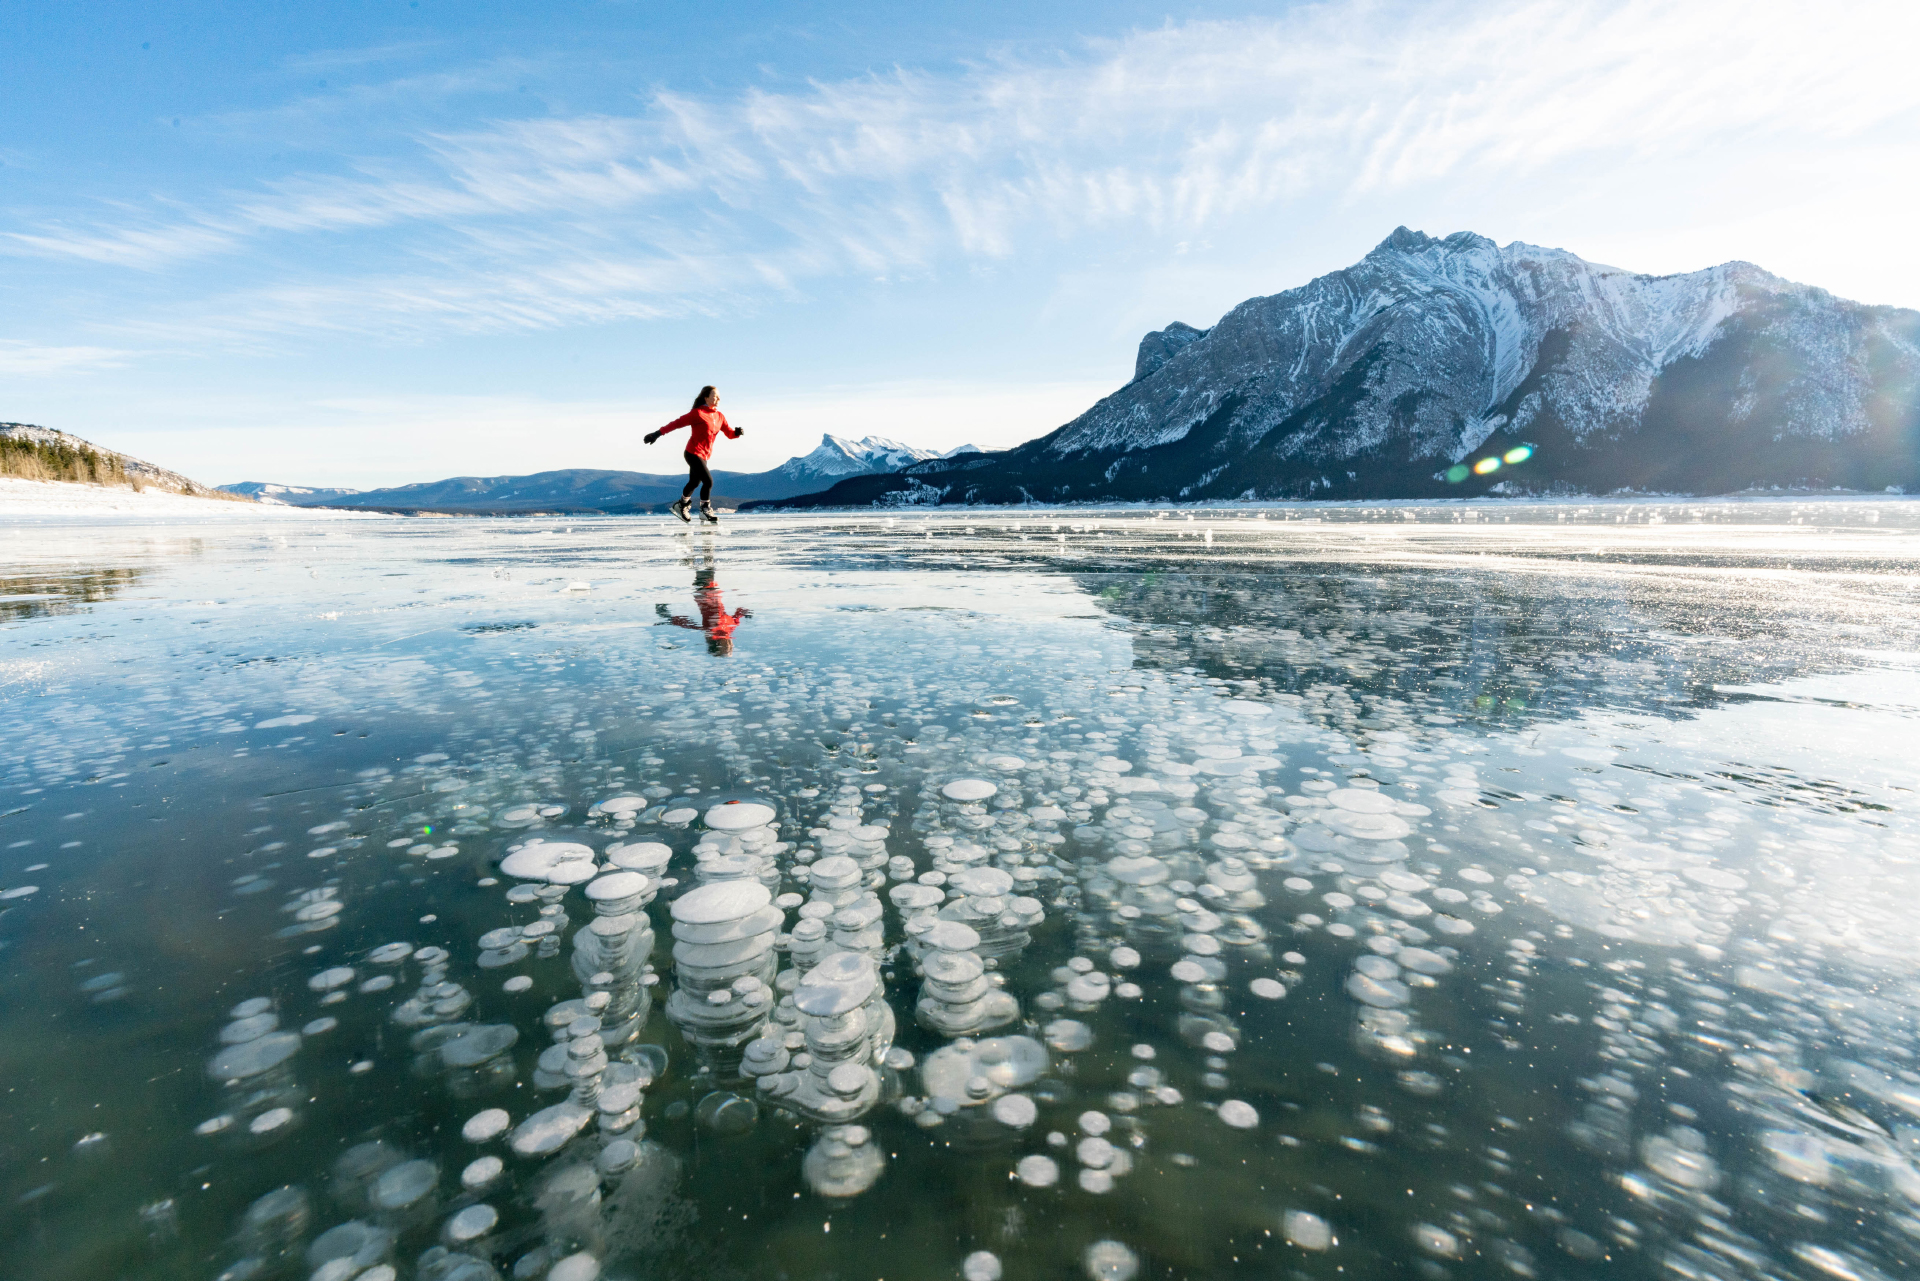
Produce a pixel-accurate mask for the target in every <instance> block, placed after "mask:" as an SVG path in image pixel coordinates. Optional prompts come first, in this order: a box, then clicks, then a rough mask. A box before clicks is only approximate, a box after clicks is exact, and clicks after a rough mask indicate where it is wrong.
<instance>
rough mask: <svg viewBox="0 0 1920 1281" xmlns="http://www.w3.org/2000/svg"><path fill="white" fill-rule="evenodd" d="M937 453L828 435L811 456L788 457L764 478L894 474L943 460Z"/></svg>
mask: <svg viewBox="0 0 1920 1281" xmlns="http://www.w3.org/2000/svg"><path fill="white" fill-rule="evenodd" d="M943 456H944V455H942V454H941V453H939V452H938V451H937V450H932V449H915V448H914V447H913V446H912V445H903V444H901V443H900V442H899V441H897V440H888V439H887V438H886V437H884V436H868V437H866V438H865V439H862V440H848V439H847V438H846V437H845V436H835V435H833V434H832V433H828V434H826V435H823V436H821V437H820V444H819V445H818V446H817V447H816V448H815V449H814V450H813V452H812V453H808V454H801V455H799V456H798V457H796V458H789V459H787V461H786V462H784V463H781V464H780V465H779V466H778V467H775V468H773V469H772V470H771V471H768V472H763V473H762V475H765V476H778V477H781V478H782V479H787V480H796V481H826V482H828V483H831V482H832V481H835V480H838V479H840V478H841V477H842V476H865V475H868V474H870V473H872V472H888V471H898V470H900V469H901V468H902V467H905V466H906V465H907V464H908V463H917V462H922V461H924V460H926V459H929V458H940V457H943Z"/></svg>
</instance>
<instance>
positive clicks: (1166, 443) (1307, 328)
mask: <svg viewBox="0 0 1920 1281" xmlns="http://www.w3.org/2000/svg"><path fill="white" fill-rule="evenodd" d="M1916 384H1920V313H1916V312H1913V311H1905V310H1901V309H1898V308H1891V307H1880V308H1871V307H1864V306H1861V305H1860V304H1857V303H1851V302H1847V301H1846V300H1844V299H1838V298H1835V297H1834V296H1833V295H1831V294H1829V293H1827V292H1826V291H1825V290H1821V289H1816V288H1812V287H1809V286H1805V285H1799V284H1794V283H1792V282H1790V281H1786V280H1782V279H1780V278H1778V277H1775V276H1771V275H1769V274H1768V273H1766V272H1765V271H1763V270H1762V269H1760V268H1758V267H1755V266H1753V265H1752V264H1749V263H1741V262H1731V263H1723V264H1721V265H1720V266H1716V267H1709V268H1706V269H1704V270H1701V271H1693V272H1685V273H1681V274H1677V275H1665V276H1654V275H1644V274H1640V273H1635V272H1630V271H1622V270H1620V269H1618V268H1613V267H1606V266H1602V265H1600V264H1597V263H1592V262H1588V261H1587V260H1585V259H1583V258H1581V257H1580V256H1579V255H1578V254H1575V253H1573V252H1571V251H1569V250H1565V249H1549V248H1543V247H1540V246H1536V245H1530V244H1526V243H1524V242H1521V241H1517V240H1516V241H1514V242H1512V243H1510V244H1508V245H1506V246H1504V247H1502V246H1499V245H1496V244H1495V243H1494V242H1493V241H1492V240H1490V239H1488V238H1487V237H1485V236H1481V235H1478V234H1476V233H1474V232H1471V231H1457V232H1454V233H1452V234H1450V235H1448V236H1446V237H1445V238H1436V237H1433V236H1429V235H1427V234H1426V233H1424V232H1420V231H1415V230H1413V229H1411V228H1408V227H1397V228H1395V229H1394V231H1393V233H1392V234H1391V235H1389V236H1388V237H1387V238H1386V239H1384V240H1383V241H1381V242H1380V244H1379V246H1378V247H1377V248H1376V249H1374V250H1373V251H1372V252H1371V253H1369V254H1368V255H1367V256H1366V257H1365V258H1363V259H1362V260H1361V261H1360V262H1358V263H1356V264H1354V265H1353V266H1350V267H1346V268H1343V269H1341V270H1338V271H1333V272H1329V273H1328V274H1326V275H1324V276H1320V277H1318V278H1316V279H1314V280H1311V281H1309V282H1307V283H1306V284H1304V285H1300V286H1298V287H1296V288H1293V289H1288V290H1285V291H1283V292H1281V293H1277V294H1272V295H1268V296H1265V297H1257V298H1250V299H1248V300H1246V301H1245V302H1243V303H1241V304H1239V305H1238V306H1236V307H1234V308H1232V309H1231V310H1229V311H1228V312H1227V314H1226V315H1224V316H1222V317H1221V318H1220V320H1219V322H1218V323H1217V324H1215V325H1214V326H1213V328H1212V329H1210V330H1207V331H1205V332H1204V333H1202V331H1200V330H1198V329H1195V328H1194V327H1192V326H1190V325H1179V324H1175V325H1169V326H1167V327H1166V328H1165V329H1163V330H1156V331H1155V332H1153V333H1150V334H1148V335H1147V336H1146V337H1145V338H1144V339H1143V340H1142V341H1141V344H1140V350H1139V355H1138V357H1137V360H1136V364H1135V377H1134V379H1133V381H1131V382H1130V383H1128V384H1127V385H1126V386H1125V387H1122V388H1120V389H1119V390H1117V391H1115V392H1114V393H1113V394H1111V395H1109V396H1105V397H1103V398H1101V400H1100V401H1099V402H1098V403H1096V404H1095V405H1093V406H1092V407H1091V408H1089V409H1088V410H1087V411H1086V412H1085V413H1083V414H1081V415H1080V416H1079V417H1078V418H1076V419H1074V420H1073V421H1072V422H1070V423H1067V424H1066V425H1065V426H1063V427H1060V428H1058V429H1056V430H1054V431H1052V432H1049V433H1047V434H1046V435H1045V436H1042V437H1040V438H1038V439H1036V440H1032V441H1029V442H1027V443H1026V444H1024V445H1019V446H1016V447H1015V448H1013V449H1008V450H1003V451H999V452H997V453H995V454H993V455H991V456H989V457H987V458H970V459H967V460H966V461H964V462H959V461H956V462H954V463H946V464H932V463H929V464H921V465H918V466H915V467H912V468H909V469H908V470H907V471H906V472H905V473H904V474H901V475H897V476H868V477H865V478H862V479H859V480H852V479H849V480H847V481H845V482H844V483H843V484H841V485H840V486H839V487H838V488H836V489H835V490H834V491H830V492H829V493H827V494H824V495H819V496H816V498H815V500H813V501H815V502H817V503H818V504H819V505H830V504H832V503H836V502H845V501H847V498H848V497H849V496H852V495H856V494H857V495H865V497H862V498H858V499H856V501H860V502H872V501H879V502H882V503H889V504H891V503H900V502H909V503H934V502H940V503H965V502H1055V501H1063V500H1064V501H1073V502H1084V501H1097V500H1114V501H1156V502H1158V501H1175V502H1178V501H1195V500H1217V499H1242V498H1321V499H1324V498H1355V497H1367V498H1374V497H1438V496H1463V495H1470V494H1476V493H1486V492H1502V493H1513V492H1526V491H1532V492H1553V491H1556V490H1559V491H1562V492H1588V493H1595V492H1598V493H1605V492H1610V491H1613V490H1616V489H1621V488H1629V489H1634V490H1640V491H1648V490H1658V491H1662V492H1686V493H1727V492H1732V491H1737V490H1739V489H1742V488H1746V487H1749V486H1754V485H1772V486H1781V485H1786V486H1797V485H1806V486H1811V487H1814V488H1831V487H1834V486H1839V487H1842V488H1848V489H1858V490H1867V491H1883V490H1886V489H1887V488H1888V487H1889V486H1894V487H1897V488H1899V489H1902V490H1914V491H1920V454H1916V450H1915V448H1914V446H1913V443H1912V442H1913V441H1914V440H1915V439H1920V406H1917V405H1916V404H1915V402H1914V399H1913V397H1912V396H1911V395H1910V394H1909V393H1910V389H1911V388H1912V387H1913V386H1914V385H1916ZM1496 487H1498V488H1497V489H1496Z"/></svg>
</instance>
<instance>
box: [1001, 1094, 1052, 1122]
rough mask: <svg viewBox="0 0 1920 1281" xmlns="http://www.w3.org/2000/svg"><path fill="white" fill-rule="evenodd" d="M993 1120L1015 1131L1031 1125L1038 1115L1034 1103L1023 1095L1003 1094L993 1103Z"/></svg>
mask: <svg viewBox="0 0 1920 1281" xmlns="http://www.w3.org/2000/svg"><path fill="white" fill-rule="evenodd" d="M992 1111H993V1119H994V1120H996V1121H998V1122H999V1123H1000V1124H1002V1125H1010V1126H1012V1127H1013V1128H1014V1129H1016V1130H1024V1129H1026V1128H1027V1127H1028V1126H1030V1125H1032V1124H1033V1123H1034V1121H1035V1119H1036V1118H1038V1117H1039V1115H1040V1109H1039V1107H1037V1106H1036V1105H1035V1104H1034V1101H1033V1100H1032V1099H1030V1098H1028V1097H1027V1096H1026V1095H1024V1094H1004V1095H1002V1096H1000V1097H999V1098H997V1099H995V1100H994V1101H993V1109H992Z"/></svg>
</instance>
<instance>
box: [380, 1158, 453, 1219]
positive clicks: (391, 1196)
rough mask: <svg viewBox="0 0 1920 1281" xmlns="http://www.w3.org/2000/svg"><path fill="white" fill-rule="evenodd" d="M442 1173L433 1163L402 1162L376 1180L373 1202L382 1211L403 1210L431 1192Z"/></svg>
mask: <svg viewBox="0 0 1920 1281" xmlns="http://www.w3.org/2000/svg"><path fill="white" fill-rule="evenodd" d="M439 1181H440V1171H439V1170H438V1169H437V1168H436V1167H435V1166H434V1164H433V1162H431V1161H403V1162H401V1163H400V1164H399V1165H396V1166H394V1167H393V1168H392V1169H390V1170H387V1171H386V1172H385V1173H383V1174H382V1175H381V1176H380V1177H379V1178H377V1179H375V1180H374V1181H373V1188H372V1190H371V1191H370V1192H369V1193H368V1200H370V1201H371V1202H372V1203H373V1204H374V1205H375V1206H376V1207H378V1208H379V1209H382V1210H404V1209H406V1208H407V1207H408V1206H410V1205H415V1204H417V1203H419V1201H420V1200H421V1199H422V1198H424V1197H425V1196H426V1195H427V1194H428V1193H430V1192H432V1191H433V1189H434V1186H435V1185H436V1184H437V1183H439Z"/></svg>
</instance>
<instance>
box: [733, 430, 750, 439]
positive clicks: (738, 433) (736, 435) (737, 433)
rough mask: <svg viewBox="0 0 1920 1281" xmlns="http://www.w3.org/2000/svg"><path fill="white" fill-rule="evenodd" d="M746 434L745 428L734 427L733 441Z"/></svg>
mask: <svg viewBox="0 0 1920 1281" xmlns="http://www.w3.org/2000/svg"><path fill="white" fill-rule="evenodd" d="M746 434H747V429H746V428H745V427H735V428H734V429H733V437H734V439H735V440H738V439H739V438H740V437H742V436H744V435H746Z"/></svg>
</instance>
